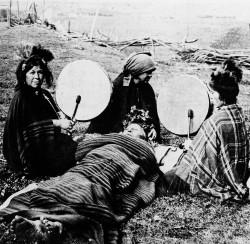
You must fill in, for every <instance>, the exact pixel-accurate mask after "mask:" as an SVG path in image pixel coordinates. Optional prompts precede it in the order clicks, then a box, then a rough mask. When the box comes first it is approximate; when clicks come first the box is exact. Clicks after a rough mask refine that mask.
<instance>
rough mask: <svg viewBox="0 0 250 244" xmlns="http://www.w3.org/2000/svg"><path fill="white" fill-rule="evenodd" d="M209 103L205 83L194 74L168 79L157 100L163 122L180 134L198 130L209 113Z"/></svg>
mask: <svg viewBox="0 0 250 244" xmlns="http://www.w3.org/2000/svg"><path fill="white" fill-rule="evenodd" d="M209 104H210V102H209V96H208V92H207V88H206V86H205V84H204V83H203V82H202V81H201V80H200V79H199V78H197V77H195V76H192V75H180V76H178V77H176V78H174V79H172V80H170V81H168V82H167V84H166V86H164V88H163V89H162V90H161V92H160V93H159V96H158V100H157V106H158V113H159V117H160V120H161V123H162V124H163V125H164V127H165V128H166V129H167V130H169V131H170V132H172V133H174V134H176V135H179V136H186V135H188V134H189V133H190V134H193V133H195V132H197V130H198V129H199V128H200V126H201V124H202V123H203V121H204V120H205V118H206V116H207V114H208V110H209ZM190 111H191V112H192V113H191V116H189V115H190V113H189V112H190Z"/></svg>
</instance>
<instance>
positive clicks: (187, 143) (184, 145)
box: [183, 139, 192, 150]
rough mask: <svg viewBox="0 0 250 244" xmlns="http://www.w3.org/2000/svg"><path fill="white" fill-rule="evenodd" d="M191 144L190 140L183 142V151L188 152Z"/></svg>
mask: <svg viewBox="0 0 250 244" xmlns="http://www.w3.org/2000/svg"><path fill="white" fill-rule="evenodd" d="M191 143H192V140H191V139H186V140H185V141H184V143H183V147H184V149H185V150H188V148H189V147H190V145H191Z"/></svg>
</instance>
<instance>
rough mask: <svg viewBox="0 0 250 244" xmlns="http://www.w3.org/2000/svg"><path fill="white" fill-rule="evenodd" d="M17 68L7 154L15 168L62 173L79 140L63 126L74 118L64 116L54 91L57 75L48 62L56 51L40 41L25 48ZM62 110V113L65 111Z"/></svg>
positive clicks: (69, 164)
mask: <svg viewBox="0 0 250 244" xmlns="http://www.w3.org/2000/svg"><path fill="white" fill-rule="evenodd" d="M22 47H23V46H20V49H19V51H20V53H22V54H25V55H26V53H28V55H26V56H24V57H22V60H21V61H20V63H19V64H18V67H17V70H16V76H17V85H16V87H15V93H14V97H13V99H12V101H11V104H10V107H9V112H8V115H7V118H6V122H5V127H4V135H3V154H4V157H5V159H6V160H7V166H8V168H9V169H10V170H11V171H17V172H22V173H26V174H32V175H58V174H62V173H63V172H65V171H66V170H67V169H69V168H70V167H72V166H73V165H74V164H75V160H74V153H75V149H76V146H77V144H76V142H74V141H73V140H72V138H71V137H70V136H68V135H67V134H64V133H61V129H65V130H71V129H72V127H73V125H74V122H73V121H71V120H68V119H66V118H61V117H60V110H59V109H58V107H57V106H56V104H55V102H54V100H53V98H52V96H51V94H50V93H49V92H48V91H47V90H46V89H43V88H42V85H46V86H47V87H50V86H51V85H52V81H53V76H52V73H51V71H50V69H49V67H48V65H47V63H48V62H50V61H51V60H52V59H53V58H54V57H53V54H52V53H51V52H50V51H49V50H47V49H44V48H42V47H41V46H40V45H38V46H33V48H32V50H31V51H30V52H26V50H23V49H22ZM61 114H62V113H61Z"/></svg>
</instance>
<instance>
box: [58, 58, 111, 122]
mask: <svg viewBox="0 0 250 244" xmlns="http://www.w3.org/2000/svg"><path fill="white" fill-rule="evenodd" d="M111 92H112V86H111V81H110V79H109V76H108V74H107V72H106V71H105V70H104V69H103V68H102V67H101V66H100V65H99V64H98V63H96V62H94V61H90V60H77V61H74V62H72V63H69V64H68V65H66V66H65V67H64V68H63V70H62V71H61V73H60V75H59V77H58V80H57V84H56V102H57V104H58V106H59V107H60V109H61V110H62V111H63V112H64V113H65V114H66V115H67V116H69V117H72V114H73V113H74V114H75V119H76V120H78V121H90V120H91V119H93V118H95V117H97V116H98V115H99V114H101V113H102V112H103V111H104V109H105V108H106V107H107V105H108V103H109V100H110V97H111ZM76 103H78V104H77V112H76V113H75V112H74V111H75V108H76Z"/></svg>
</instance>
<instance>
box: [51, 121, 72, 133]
mask: <svg viewBox="0 0 250 244" xmlns="http://www.w3.org/2000/svg"><path fill="white" fill-rule="evenodd" d="M53 124H54V126H56V127H60V128H61V129H64V130H67V131H69V132H70V131H72V129H73V126H74V125H75V121H73V120H69V119H55V120H53Z"/></svg>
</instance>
